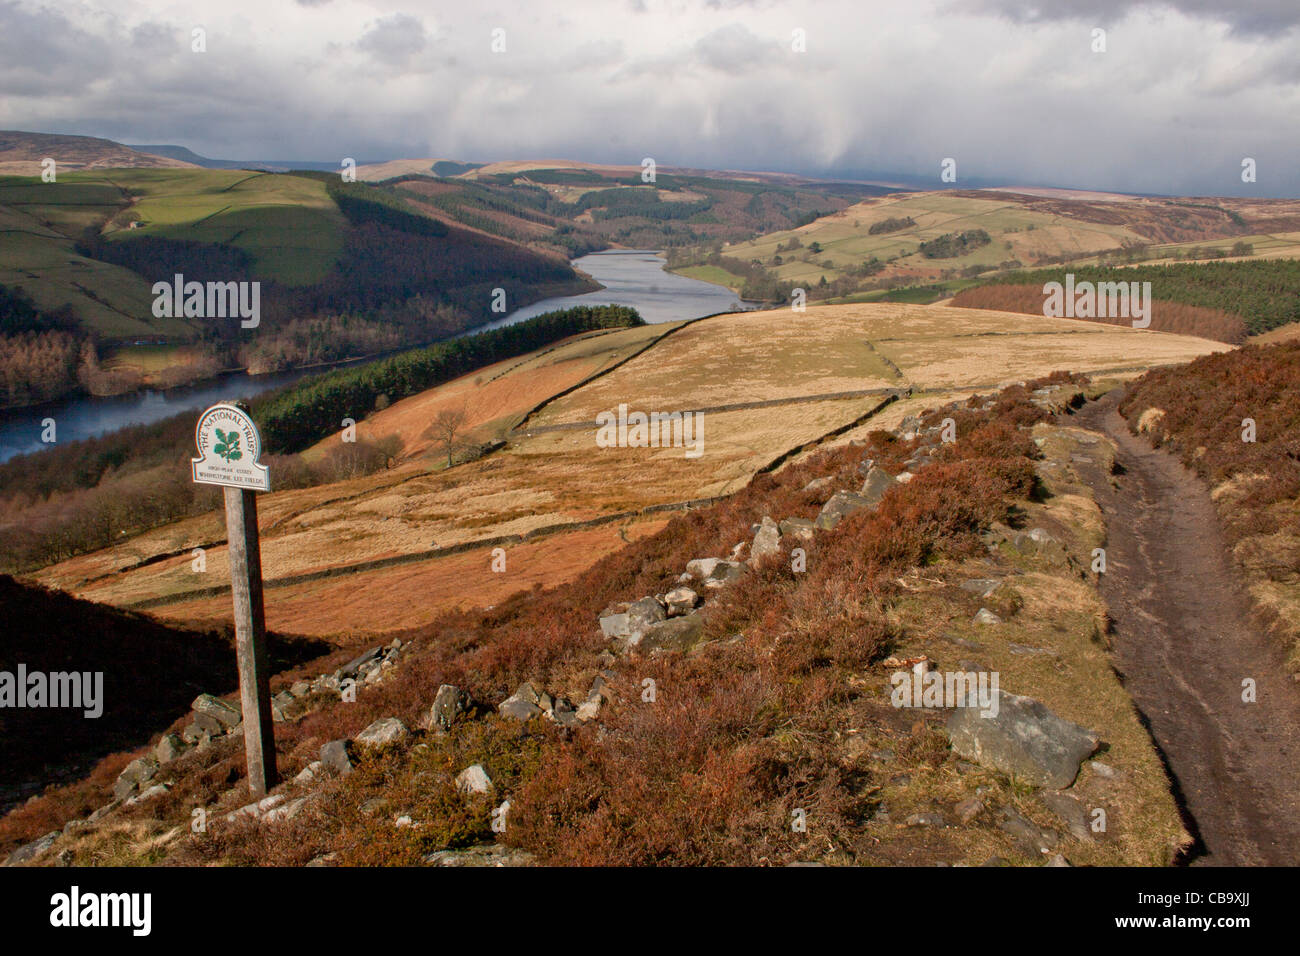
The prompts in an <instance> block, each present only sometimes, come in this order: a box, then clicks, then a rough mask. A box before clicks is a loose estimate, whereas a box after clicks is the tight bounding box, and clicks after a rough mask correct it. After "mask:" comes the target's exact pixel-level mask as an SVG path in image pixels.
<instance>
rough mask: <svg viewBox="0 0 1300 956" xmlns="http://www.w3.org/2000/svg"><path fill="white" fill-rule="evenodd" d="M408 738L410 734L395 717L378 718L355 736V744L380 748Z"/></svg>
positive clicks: (404, 725)
mask: <svg viewBox="0 0 1300 956" xmlns="http://www.w3.org/2000/svg"><path fill="white" fill-rule="evenodd" d="M409 736H411V732H410V731H409V730H407V729H406V724H404V723H402V722H401V721H400V720H398V719H397V718H396V717H380V718H379V719H378V720H376V721H375V722H374V723H372V724H371V725H370V726H369V727H367V728H366V729H365V730H363V731H361V733H359V734H357V736H356V742H357V743H359V744H363V745H365V746H367V747H382V746H384V744H393V743H397V742H398V741H401V740H405V739H406V738H407V737H409Z"/></svg>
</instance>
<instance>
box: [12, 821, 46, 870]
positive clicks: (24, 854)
mask: <svg viewBox="0 0 1300 956" xmlns="http://www.w3.org/2000/svg"><path fill="white" fill-rule="evenodd" d="M58 838H59V831H58V830H51V831H50V832H49V833H47V834H45V836H43V837H39V838H38V839H35V840H33V841H32V842H31V843H25V844H23V845H22V846H20V847H19V848H18V849H16V850H14V851H13V852H12V853H10V854H9V856H8V857H7V858H6V859H5V866H17V865H18V864H19V863H29V862H31V861H32V860H34V859H36V858H37V857H38V856H40V855H41V854H42V853H44V852H45V851H46V850H48V849H49V848H50V847H52V846H54V841H55V840H57V839H58Z"/></svg>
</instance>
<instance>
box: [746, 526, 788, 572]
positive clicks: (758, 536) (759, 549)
mask: <svg viewBox="0 0 1300 956" xmlns="http://www.w3.org/2000/svg"><path fill="white" fill-rule="evenodd" d="M780 553H781V529H780V527H778V525H777V523H776V522H775V521H773V520H772V519H771V517H769V516H768V515H763V521H762V523H761V524H760V525H759V528H758V531H757V532H755V534H754V543H753V544H752V545H750V548H749V566H750V567H751V568H756V567H758V563H759V562H760V561H762V560H763V559H764V558H768V557H771V556H772V555H777V554H780Z"/></svg>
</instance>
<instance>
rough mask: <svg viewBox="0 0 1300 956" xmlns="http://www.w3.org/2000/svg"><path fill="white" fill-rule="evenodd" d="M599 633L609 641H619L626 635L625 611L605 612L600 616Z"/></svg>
mask: <svg viewBox="0 0 1300 956" xmlns="http://www.w3.org/2000/svg"><path fill="white" fill-rule="evenodd" d="M600 632H601V633H602V634H604V635H605V636H606V637H608V638H610V639H611V640H620V639H623V638H626V637H627V635H628V620H627V611H614V610H607V611H606V612H605V613H604V614H602V615H601V616H600Z"/></svg>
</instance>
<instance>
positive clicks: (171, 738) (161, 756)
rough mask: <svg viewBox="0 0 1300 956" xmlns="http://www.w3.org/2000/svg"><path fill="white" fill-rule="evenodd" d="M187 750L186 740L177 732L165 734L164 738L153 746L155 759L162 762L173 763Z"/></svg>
mask: <svg viewBox="0 0 1300 956" xmlns="http://www.w3.org/2000/svg"><path fill="white" fill-rule="evenodd" d="M184 752H185V741H183V740H181V738H180V737H177V736H176V735H175V734H164V735H163V739H162V740H160V741H158V745H157V746H156V747H154V748H153V755H154V759H155V760H157V761H158V763H160V764H164V763H171V762H172V761H173V760H175V759H176V758H177V757H179V756H180V755H181V754H183V753H184Z"/></svg>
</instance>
